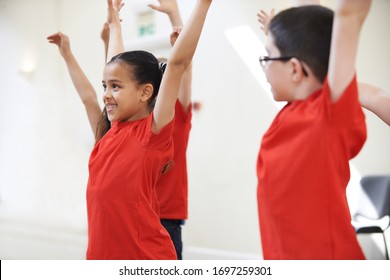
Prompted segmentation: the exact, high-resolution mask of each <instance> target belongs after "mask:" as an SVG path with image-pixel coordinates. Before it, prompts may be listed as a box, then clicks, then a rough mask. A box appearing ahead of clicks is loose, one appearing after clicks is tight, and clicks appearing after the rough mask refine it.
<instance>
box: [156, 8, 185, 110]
mask: <svg viewBox="0 0 390 280" xmlns="http://www.w3.org/2000/svg"><path fill="white" fill-rule="evenodd" d="M159 3H160V5H152V4H151V5H149V7H150V8H152V9H154V10H156V11H159V12H161V13H165V14H167V15H168V17H169V20H170V22H171V25H172V29H173V32H172V33H171V36H170V41H171V45H172V47H173V45H174V44H175V42H176V39H177V37H178V36H179V34H180V32H181V29H182V25H183V20H182V18H181V15H180V11H179V6H178V4H177V1H176V0H159ZM191 95H192V63H191V64H190V65H189V66H188V67H187V69H186V71H185V72H184V75H183V78H182V79H181V84H180V90H179V95H178V99H179V102H180V103H181V104H182V106H183V109H184V110H185V111H186V112H187V110H188V108H189V106H190V104H191Z"/></svg>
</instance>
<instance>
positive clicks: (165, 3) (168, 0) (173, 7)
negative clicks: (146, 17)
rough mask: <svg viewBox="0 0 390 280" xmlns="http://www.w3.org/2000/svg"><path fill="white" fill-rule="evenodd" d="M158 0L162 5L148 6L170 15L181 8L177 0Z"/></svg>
mask: <svg viewBox="0 0 390 280" xmlns="http://www.w3.org/2000/svg"><path fill="white" fill-rule="evenodd" d="M158 2H159V3H160V5H153V4H149V5H148V7H150V8H152V9H153V10H156V11H159V12H162V13H166V14H167V15H170V14H172V13H174V12H177V11H178V10H179V8H178V6H177V1H176V0H158Z"/></svg>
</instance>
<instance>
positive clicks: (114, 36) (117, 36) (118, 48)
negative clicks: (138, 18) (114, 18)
mask: <svg viewBox="0 0 390 280" xmlns="http://www.w3.org/2000/svg"><path fill="white" fill-rule="evenodd" d="M109 26H110V39H109V42H108V51H107V60H106V62H109V61H110V60H111V58H112V57H114V56H115V55H117V54H120V53H122V52H124V51H125V47H124V44H123V38H122V27H121V24H120V23H113V24H110V25H109Z"/></svg>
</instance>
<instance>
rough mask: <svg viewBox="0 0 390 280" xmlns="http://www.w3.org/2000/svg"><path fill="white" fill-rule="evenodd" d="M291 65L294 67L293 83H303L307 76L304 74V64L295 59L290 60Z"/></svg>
mask: <svg viewBox="0 0 390 280" xmlns="http://www.w3.org/2000/svg"><path fill="white" fill-rule="evenodd" d="M290 63H291V65H292V81H293V82H299V81H301V80H302V79H303V77H304V76H305V74H304V72H303V65H302V62H301V61H300V60H299V59H297V58H295V57H293V58H291V59H290Z"/></svg>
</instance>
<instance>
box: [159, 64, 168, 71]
mask: <svg viewBox="0 0 390 280" xmlns="http://www.w3.org/2000/svg"><path fill="white" fill-rule="evenodd" d="M166 67H167V63H166V62H159V63H158V69H159V70H160V71H161V72H163V73H164V72H165V68H166Z"/></svg>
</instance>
